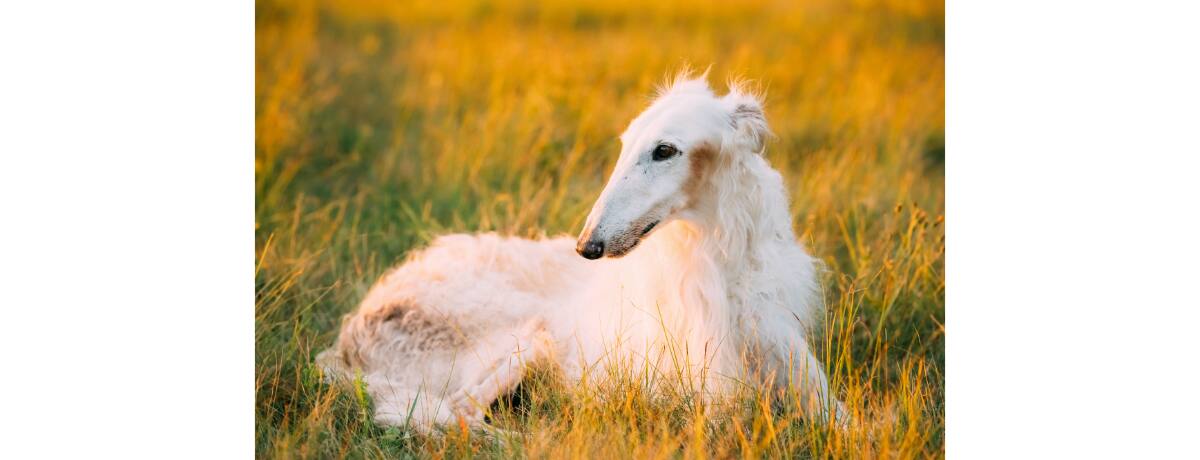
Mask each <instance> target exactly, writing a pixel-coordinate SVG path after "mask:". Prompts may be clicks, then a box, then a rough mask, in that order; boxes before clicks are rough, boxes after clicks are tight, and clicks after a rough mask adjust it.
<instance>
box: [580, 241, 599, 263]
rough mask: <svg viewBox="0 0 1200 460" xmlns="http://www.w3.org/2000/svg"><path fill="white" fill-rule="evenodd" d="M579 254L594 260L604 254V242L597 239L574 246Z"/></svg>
mask: <svg viewBox="0 0 1200 460" xmlns="http://www.w3.org/2000/svg"><path fill="white" fill-rule="evenodd" d="M575 250H576V251H577V252H579V255H581V256H583V258H585V259H590V260H596V259H599V258H600V256H602V255H604V243H602V242H599V241H588V242H587V244H585V245H583V246H581V247H577V248H575Z"/></svg>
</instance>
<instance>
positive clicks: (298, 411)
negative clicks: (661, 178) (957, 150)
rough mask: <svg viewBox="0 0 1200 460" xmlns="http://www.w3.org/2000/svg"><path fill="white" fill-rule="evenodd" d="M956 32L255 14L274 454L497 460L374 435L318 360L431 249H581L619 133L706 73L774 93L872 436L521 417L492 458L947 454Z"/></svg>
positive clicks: (837, 24) (267, 430) (625, 14)
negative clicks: (947, 272)
mask: <svg viewBox="0 0 1200 460" xmlns="http://www.w3.org/2000/svg"><path fill="white" fill-rule="evenodd" d="M943 18H944V9H943V4H942V3H941V2H940V1H930V0H859V1H826V0H815V1H807V2H784V1H744V2H729V1H686V2H684V1H658V2H642V1H636V2H635V1H627V0H609V1H605V2H582V1H579V2H577V1H573V0H562V1H547V2H535V1H502V2H481V1H460V0H441V1H436V2H400V1H377V0H349V1H347V0H342V1H336V2H335V1H303V0H301V1H275V0H259V1H258V2H257V3H256V43H255V47H256V74H255V88H256V91H255V93H256V94H255V116H256V142H255V187H256V189H255V194H256V201H255V241H256V247H255V252H256V254H255V261H256V275H255V282H256V311H255V326H256V327H255V339H256V349H255V363H256V382H255V390H256V396H257V397H256V407H255V417H256V418H255V419H256V448H257V452H258V454H259V456H295V455H298V456H318V457H321V456H344V455H351V456H406V455H412V454H414V453H415V454H429V455H437V456H446V455H449V456H456V455H454V454H455V453H456V452H458V451H456V450H455V449H458V448H459V447H456V446H473V447H472V449H475V451H478V449H479V448H480V445H479V444H473V443H476V442H477V441H471V440H466V441H462V442H459V443H457V444H456V442H457V441H454V440H453V439H450V440H447V439H440V440H430V439H424V438H420V437H415V436H414V435H412V434H410V433H405V432H402V431H397V430H395V429H384V428H380V427H376V426H373V425H372V424H371V423H370V422H369V418H364V417H365V415H364V414H365V413H366V412H363V411H364V409H363V407H365V404H369V402H367V401H364V400H363V398H362V395H361V394H358V395H355V394H353V393H352V392H345V391H342V390H339V389H336V388H329V387H327V386H324V385H322V384H320V383H319V378H318V376H317V375H316V370H315V369H314V368H313V367H312V366H311V365H310V363H311V357H312V356H313V355H314V354H315V353H316V352H317V351H319V350H320V349H322V348H324V347H326V346H328V345H329V344H330V343H331V342H332V340H333V338H334V336H335V334H336V328H337V325H338V324H339V319H340V317H341V315H343V314H345V313H347V312H349V311H351V310H352V309H353V308H354V307H355V306H356V305H357V302H358V300H359V299H360V298H361V296H362V295H363V294H364V293H365V292H366V289H367V288H369V287H370V285H371V284H372V283H373V282H374V280H375V279H376V277H378V276H379V275H380V274H381V273H382V272H383V271H384V270H385V269H386V268H387V267H389V266H391V265H393V264H395V263H397V262H398V261H400V260H402V259H403V257H404V255H405V254H406V253H407V251H408V250H409V249H412V248H414V247H418V246H420V245H421V244H423V243H425V242H427V241H428V240H429V239H430V238H431V237H432V236H435V235H438V234H442V233H449V232H475V231H498V232H501V233H505V234H513V235H521V236H538V235H556V234H562V233H568V234H575V233H577V232H578V231H579V228H580V226H581V225H582V223H583V220H584V218H585V217H586V214H587V211H588V209H589V207H590V206H591V204H592V202H593V200H594V199H595V198H596V196H597V195H598V194H599V192H600V190H601V188H602V187H603V184H604V180H605V179H606V175H607V173H608V172H609V171H610V170H611V168H612V165H613V164H614V162H615V160H616V158H617V154H618V152H619V142H618V140H617V136H618V135H619V134H620V133H621V132H622V131H623V130H624V127H625V125H626V124H627V123H628V122H629V121H630V120H631V119H632V118H633V117H634V116H636V115H637V114H638V113H639V112H640V111H641V110H642V109H643V108H645V106H646V105H647V104H648V102H649V100H650V97H651V95H652V94H653V92H654V88H655V86H656V85H657V84H659V83H661V82H662V81H663V80H664V79H665V77H666V76H668V75H669V74H672V73H673V72H675V71H678V70H680V69H681V68H683V67H684V66H685V65H691V66H692V67H694V68H699V69H701V70H703V69H704V68H708V67H710V66H711V71H710V72H709V81H710V83H711V84H712V86H713V87H714V89H715V90H716V92H717V93H718V94H722V93H724V91H725V81H726V79H727V78H729V77H744V78H748V79H750V80H753V81H754V82H755V84H756V85H757V86H758V87H760V88H762V89H763V90H765V93H766V113H767V120H768V122H769V123H770V125H771V127H772V129H773V131H774V132H775V134H776V135H777V138H776V139H774V140H773V141H772V142H770V143H769V144H768V146H767V151H766V155H767V157H768V158H769V160H770V162H771V164H772V165H773V166H774V167H775V168H777V169H779V170H780V172H781V173H782V174H783V176H784V178H785V182H786V184H787V185H788V187H789V190H790V191H791V199H792V210H793V214H794V216H795V227H796V230H797V235H798V236H799V237H800V238H801V239H802V242H803V244H804V245H805V246H806V247H807V248H809V250H810V252H812V253H813V254H815V255H816V256H817V257H818V258H820V259H821V260H822V261H824V262H825V264H826V268H827V270H826V272H825V273H824V274H823V278H822V281H823V286H824V289H825V292H824V298H825V301H826V305H827V308H828V310H829V313H828V316H829V321H828V322H829V325H828V326H827V327H826V330H825V331H824V333H823V339H820V343H818V344H816V345H817V348H818V350H820V351H821V356H822V357H824V359H823V361H824V362H826V363H827V366H829V367H831V368H832V369H831V370H832V374H833V375H834V378H835V381H836V383H837V385H838V387H839V388H841V389H842V390H841V392H842V393H841V394H842V395H843V396H844V399H845V400H846V402H847V404H848V405H850V406H852V408H853V410H854V411H855V412H856V413H857V414H858V415H857V417H858V418H859V419H862V420H865V421H869V422H870V423H869V424H865V425H868V426H867V427H865V428H862V429H861V430H858V431H854V432H850V433H844V432H843V433H836V432H816V431H813V430H807V431H806V430H805V429H803V428H801V426H802V424H801V423H800V422H798V421H794V420H790V419H785V418H781V417H785V416H767V419H762V420H760V418H761V417H760V418H751V419H748V420H746V421H745V423H746V424H745V426H742V427H741V428H740V429H741V430H742V431H744V432H745V433H744V436H743V437H744V440H743V441H744V442H743V441H738V440H737V439H738V437H736V436H732V437H730V438H729V439H730V440H724V441H717V440H715V438H713V437H710V438H709V440H708V441H705V442H702V443H698V444H693V443H689V442H685V441H686V440H687V439H691V438H690V437H689V436H691V435H689V434H688V433H680V432H679V431H680V430H678V429H674V430H673V429H669V428H661V429H657V428H647V427H646V426H637V425H636V424H635V425H634V426H629V425H624V424H623V423H624V422H615V421H614V422H613V423H611V424H609V426H603V427H598V426H582V425H581V424H580V422H579V421H580V420H583V419H582V418H579V417H574V418H572V417H566V418H561V417H559V418H556V415H555V413H557V412H547V413H545V414H538V413H536V412H535V413H533V414H532V415H530V414H526V415H524V417H525V418H522V419H521V422H520V423H521V424H522V425H521V426H522V427H523V430H524V431H527V432H530V433H533V434H531V435H529V436H527V437H526V438H524V439H522V440H520V441H513V442H511V443H508V444H504V445H503V446H502V447H497V448H495V449H498V450H494V451H488V450H485V451H484V452H485V453H486V452H492V453H494V454H497V455H502V456H504V455H528V456H539V455H546V454H549V455H554V454H573V455H577V456H589V455H588V454H593V455H600V454H613V455H622V456H629V455H632V456H643V455H650V454H651V453H662V454H663V455H666V456H673V455H678V454H683V455H685V456H686V455H690V454H691V453H692V452H695V453H697V454H700V455H715V456H733V455H738V456H755V455H768V454H775V455H788V456H797V455H798V456H901V457H912V456H931V455H932V456H936V455H940V454H941V453H942V452H943V451H944V440H943V431H944V416H943V413H944V410H943V407H944V405H943V404H942V401H943V394H944V378H943V376H942V369H943V357H944V345H943V344H944V341H943V333H944V329H943V326H942V323H943V320H944V311H943V305H944V301H943V298H944V290H945V282H944V276H943V271H944V253H945V243H944V235H945V231H944V219H943V210H944V199H943V197H944V194H943V184H944V179H943V162H944V136H943V130H944V124H945V115H944V86H945V81H944V71H943V62H944V51H943V50H944V31H945V27H944V19H943ZM557 411H558V412H563V411H567V412H569V410H568V409H563V408H561V407H560V408H559V409H557ZM772 417H774V419H771V418H772ZM651 419H652V418H651ZM514 423H517V422H514ZM664 423H666V424H667V425H668V426H671V425H670V423H668V422H665V421H664ZM672 423H673V422H672ZM756 423H758V424H756ZM759 424H761V425H762V426H761V427H760V426H759ZM651 425H653V424H651ZM768 425H770V426H772V427H773V428H772V429H771V430H767V429H766V428H763V427H765V426H768ZM703 426H707V425H703ZM775 427H778V429H776V428H775ZM785 427H792V428H790V429H794V430H796V432H795V433H794V434H792V435H789V434H786V433H787V432H786V429H785ZM706 429H709V428H706ZM710 429H712V430H718V431H719V430H737V429H739V428H737V427H723V426H722V427H715V428H710ZM684 431H686V430H684ZM612 439H619V440H620V441H621V443H622V444H623V445H626V446H631V447H624V448H617V447H612V446H610V445H609V444H612V443H611V442H607V443H606V442H605V440H612ZM605 446H607V447H605ZM672 446H673V447H672ZM487 448H488V449H492V447H487ZM561 449H569V450H568V451H563V450H561ZM605 449H617V450H611V451H610V450H605ZM621 449H626V450H621ZM639 449H643V450H639ZM466 452H467V453H469V452H471V451H466ZM459 453H462V452H459Z"/></svg>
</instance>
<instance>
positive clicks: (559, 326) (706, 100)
mask: <svg viewBox="0 0 1200 460" xmlns="http://www.w3.org/2000/svg"><path fill="white" fill-rule="evenodd" d="M705 78H706V77H705V76H700V77H698V78H691V77H688V76H686V75H684V76H681V77H677V78H676V79H675V80H674V82H672V83H671V84H669V85H667V86H666V87H665V88H663V89H662V90H661V91H660V92H659V94H658V96H657V98H656V99H655V100H654V101H653V103H651V104H650V106H649V108H647V109H646V110H645V111H644V112H642V114H641V115H638V117H637V118H635V119H634V120H633V122H631V123H630V124H629V127H628V128H627V129H626V130H625V133H624V134H622V135H621V143H622V148H621V155H620V157H619V158H618V159H617V164H616V167H615V169H614V170H613V172H612V176H611V177H610V178H609V180H608V184H607V185H606V186H605V187H604V190H603V192H601V193H600V198H599V199H598V200H597V201H596V204H595V206H594V207H593V208H592V210H591V213H590V214H589V215H588V217H587V222H586V224H585V225H584V228H583V232H582V233H581V234H580V236H579V238H578V240H577V241H572V240H571V239H569V238H568V237H559V238H554V239H543V240H528V239H520V238H505V237H500V236H497V235H495V234H482V235H449V236H443V237H440V238H437V239H436V240H434V242H433V244H432V245H431V246H430V247H429V248H427V249H425V250H423V251H420V252H417V253H414V254H412V255H411V256H410V258H409V260H408V261H407V262H405V263H404V264H403V265H400V266H399V267H397V268H395V269H393V270H392V271H391V272H389V273H387V274H386V275H384V276H383V278H382V279H381V280H380V281H379V282H378V283H377V284H375V286H374V287H373V288H371V290H370V292H368V293H367V296H366V298H365V299H363V301H362V304H361V305H360V306H359V308H358V310H357V311H356V312H355V313H353V314H352V315H350V316H349V317H347V318H346V319H345V320H344V322H343V325H342V329H341V335H340V336H339V337H338V340H337V342H336V344H335V345H334V346H333V347H332V348H331V349H329V350H327V351H325V352H323V353H322V354H321V355H320V356H318V362H319V363H320V365H321V366H322V367H323V368H324V369H326V371H327V375H331V376H341V377H345V378H354V377H355V376H358V377H360V378H361V379H362V381H363V382H364V383H365V385H366V388H367V390H368V392H369V394H370V395H371V397H372V398H373V400H374V404H375V419H376V421H377V422H379V423H382V424H388V425H412V426H415V427H420V428H424V429H428V428H431V427H433V426H435V425H438V424H445V423H448V422H451V421H456V420H459V419H461V420H464V421H465V422H467V423H470V424H478V423H482V422H483V420H484V412H485V411H486V409H487V407H488V406H489V404H490V403H491V402H493V401H495V400H496V399H497V398H499V397H500V396H503V395H504V394H506V393H507V392H511V391H512V390H513V389H514V388H515V387H516V385H517V384H518V383H519V382H520V381H521V379H522V377H523V376H524V372H525V369H526V365H527V364H528V363H532V362H536V361H540V360H548V361H550V362H553V363H554V364H555V365H557V366H558V367H559V368H561V370H562V371H563V375H564V376H565V377H566V378H567V380H568V381H571V382H580V381H581V380H583V378H584V375H587V376H588V377H587V381H588V382H589V384H603V383H604V380H605V376H606V375H608V373H606V372H591V371H593V370H596V369H598V368H603V367H604V366H607V365H614V364H616V365H621V366H623V367H626V368H632V369H648V370H649V371H650V372H654V373H660V375H670V376H682V377H683V378H682V380H684V381H687V382H689V384H690V386H691V388H694V389H697V390H696V391H698V392H699V393H700V394H701V395H702V397H704V398H706V400H710V401H712V400H719V399H720V398H721V397H722V396H723V395H729V394H731V392H732V391H733V390H734V389H735V387H737V386H738V385H741V384H745V383H746V382H747V381H750V382H756V383H757V384H761V385H767V386H768V387H770V388H775V389H777V390H780V391H783V390H788V391H798V392H799V393H798V396H799V399H798V400H799V401H801V402H802V407H803V410H804V411H805V414H806V415H808V416H809V417H810V418H815V419H818V420H825V419H827V418H828V417H830V416H831V415H832V416H833V417H835V418H837V419H839V420H841V419H844V417H845V409H844V408H843V406H842V404H841V403H840V402H839V401H837V400H835V399H832V397H831V396H830V395H829V386H828V383H827V381H826V377H825V374H824V372H823V371H822V366H821V363H820V362H819V361H818V360H817V359H816V357H815V356H814V355H813V353H812V351H811V349H810V348H809V344H808V343H807V342H806V335H807V333H808V331H809V330H810V328H811V326H813V323H814V322H815V320H816V319H817V318H818V317H819V316H820V301H819V299H818V297H819V296H818V286H817V280H816V276H815V267H814V260H813V258H812V257H811V256H809V255H808V254H807V253H805V251H804V249H802V248H801V246H800V245H799V244H797V243H796V237H795V235H794V233H793V231H792V219H791V216H790V213H789V211H788V200H787V193H786V191H785V189H784V185H783V180H782V178H781V177H780V175H779V173H778V172H776V171H775V170H774V169H772V168H771V166H770V165H769V164H768V163H767V161H766V160H765V159H764V158H763V156H762V151H763V147H764V141H765V139H766V137H767V136H769V131H768V128H767V121H766V119H765V118H764V115H763V109H762V103H761V101H760V100H759V98H758V97H757V96H755V95H753V94H751V93H749V92H746V91H744V90H742V89H741V88H740V85H737V84H732V85H730V86H731V88H730V91H729V93H728V94H726V95H724V96H720V97H718V96H716V95H715V94H713V92H712V90H711V89H709V87H708V84H707V82H706V80H705ZM576 253H578V254H576ZM580 256H582V257H580Z"/></svg>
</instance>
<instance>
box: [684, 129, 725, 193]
mask: <svg viewBox="0 0 1200 460" xmlns="http://www.w3.org/2000/svg"><path fill="white" fill-rule="evenodd" d="M717 151H718V150H717V147H716V146H714V145H712V144H700V145H699V146H698V147H696V148H695V149H693V150H692V152H691V154H689V155H688V157H690V163H689V172H688V178H687V182H684V183H683V194H684V196H686V197H687V205H686V206H688V207H691V206H692V205H694V204H695V203H696V199H697V197H698V196H699V194H700V188H701V186H703V185H704V182H705V181H706V180H707V179H708V176H709V174H710V173H711V172H712V170H713V167H714V166H715V165H716V163H717Z"/></svg>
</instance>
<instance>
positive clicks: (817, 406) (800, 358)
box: [791, 343, 850, 424]
mask: <svg viewBox="0 0 1200 460" xmlns="http://www.w3.org/2000/svg"><path fill="white" fill-rule="evenodd" d="M791 358H792V361H793V362H792V363H791V368H792V373H791V375H792V381H791V384H792V385H795V386H797V387H798V388H797V389H798V390H799V391H800V405H801V410H803V411H804V413H805V415H807V416H808V417H809V418H811V419H814V420H821V421H828V420H830V419H831V417H832V420H833V421H834V422H835V423H838V424H845V423H847V422H849V421H850V415H849V412H846V405H845V404H842V402H841V401H839V400H838V399H837V397H836V396H833V395H832V394H831V393H830V392H829V380H828V379H827V378H826V377H825V371H824V369H823V366H821V362H820V361H818V360H817V357H816V356H814V355H813V354H812V351H810V350H809V348H808V344H806V343H802V344H800V345H797V346H795V347H793V349H792V357H791Z"/></svg>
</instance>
